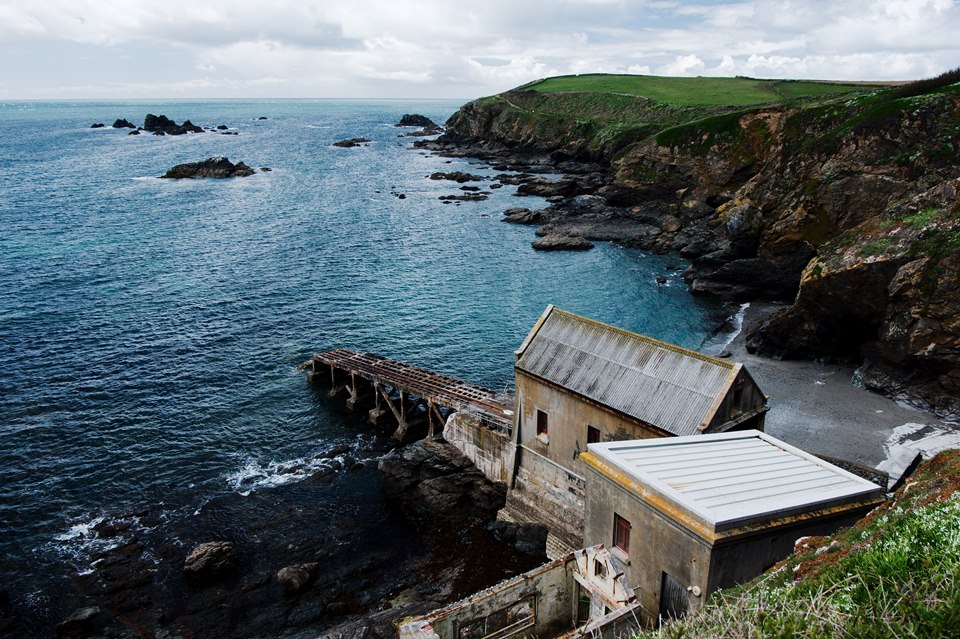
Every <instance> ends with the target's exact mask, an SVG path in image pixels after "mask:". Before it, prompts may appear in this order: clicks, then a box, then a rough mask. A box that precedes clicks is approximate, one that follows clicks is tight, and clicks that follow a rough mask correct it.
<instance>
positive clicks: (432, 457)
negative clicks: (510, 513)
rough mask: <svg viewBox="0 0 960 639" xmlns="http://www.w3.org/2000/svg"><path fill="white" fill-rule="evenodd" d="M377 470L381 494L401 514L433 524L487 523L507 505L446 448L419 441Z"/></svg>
mask: <svg viewBox="0 0 960 639" xmlns="http://www.w3.org/2000/svg"><path fill="white" fill-rule="evenodd" d="M378 468H379V469H380V472H381V473H382V474H383V477H384V492H385V493H386V495H387V497H388V498H389V499H390V500H391V501H394V502H399V503H400V504H402V506H403V511H404V512H406V513H408V514H411V515H418V516H422V517H428V518H429V520H430V521H431V522H433V523H441V522H445V521H446V522H451V521H458V520H461V519H465V518H466V519H474V520H480V521H485V520H489V519H492V518H493V517H494V516H495V515H496V512H497V511H498V510H499V509H500V508H502V507H503V504H504V503H505V501H506V491H505V489H504V488H503V487H501V486H497V485H494V484H492V483H491V482H489V481H487V479H486V478H485V477H484V476H483V474H482V473H480V471H479V470H477V469H476V468H475V467H474V466H473V464H471V463H470V461H469V460H468V459H467V458H466V457H464V456H463V455H462V454H461V453H460V452H459V451H458V450H457V449H455V448H453V447H452V446H450V445H449V444H446V443H444V442H440V441H434V440H421V441H419V442H416V443H415V444H411V445H410V446H407V447H405V448H401V449H398V450H395V451H393V452H392V453H389V454H388V455H385V456H384V457H382V458H381V459H380V462H379V465H378Z"/></svg>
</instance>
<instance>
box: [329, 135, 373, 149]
mask: <svg viewBox="0 0 960 639" xmlns="http://www.w3.org/2000/svg"><path fill="white" fill-rule="evenodd" d="M369 142H370V140H368V139H367V138H349V139H347V140H340V141H338V142H334V143H333V146H338V147H340V148H344V149H352V148H354V147H357V146H362V145H365V144H368V143H369Z"/></svg>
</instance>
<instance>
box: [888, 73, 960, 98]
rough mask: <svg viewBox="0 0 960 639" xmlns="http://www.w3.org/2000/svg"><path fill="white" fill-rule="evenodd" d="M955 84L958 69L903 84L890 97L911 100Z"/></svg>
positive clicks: (958, 80)
mask: <svg viewBox="0 0 960 639" xmlns="http://www.w3.org/2000/svg"><path fill="white" fill-rule="evenodd" d="M957 82H960V67H958V68H956V69H952V70H950V71H947V72H946V73H941V74H940V75H938V76H936V77H935V78H927V79H926V80H917V81H916V82H911V83H909V84H904V85H903V86H901V87H899V88H897V89H894V90H893V92H892V95H893V96H894V97H896V98H911V97H914V96H917V95H925V94H927V93H930V92H932V91H936V90H937V89H942V88H944V87H948V86H950V85H951V84H956V83H957Z"/></svg>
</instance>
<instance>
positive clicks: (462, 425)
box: [443, 413, 514, 484]
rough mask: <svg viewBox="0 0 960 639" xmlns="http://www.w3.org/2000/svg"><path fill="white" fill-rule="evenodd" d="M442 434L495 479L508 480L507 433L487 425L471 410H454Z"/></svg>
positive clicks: (510, 460)
mask: <svg viewBox="0 0 960 639" xmlns="http://www.w3.org/2000/svg"><path fill="white" fill-rule="evenodd" d="M443 438H444V439H445V440H447V442H449V443H450V444H451V445H452V446H453V447H454V448H456V449H457V450H459V451H460V452H461V453H463V454H464V455H465V456H466V457H467V459H469V460H470V461H472V462H473V465H474V466H476V467H477V468H478V469H479V470H480V472H482V473H483V474H484V476H485V477H486V478H487V479H489V480H490V481H492V482H494V483H499V484H507V483H509V482H510V474H511V472H512V471H513V451H514V446H513V443H512V442H511V441H510V434H509V433H506V432H501V431H498V430H495V429H493V428H490V427H489V426H487V425H485V424H484V423H483V422H481V420H480V418H479V417H478V416H476V415H471V414H470V413H454V414H453V415H451V416H450V417H449V418H448V419H447V423H446V425H445V426H444V427H443Z"/></svg>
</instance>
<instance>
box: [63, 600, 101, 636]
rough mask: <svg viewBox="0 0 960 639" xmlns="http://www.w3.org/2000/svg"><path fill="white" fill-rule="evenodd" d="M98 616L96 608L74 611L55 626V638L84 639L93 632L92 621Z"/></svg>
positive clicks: (90, 607)
mask: <svg viewBox="0 0 960 639" xmlns="http://www.w3.org/2000/svg"><path fill="white" fill-rule="evenodd" d="M99 614H100V608H99V607H97V606H88V607H86V608H80V609H79V610H75V611H74V612H73V613H72V614H71V615H70V616H69V617H67V618H66V619H64V620H63V621H62V622H60V624H58V625H57V637H86V636H88V635H89V634H90V633H91V632H92V631H93V621H94V619H96V617H97V616H98V615H99Z"/></svg>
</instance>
